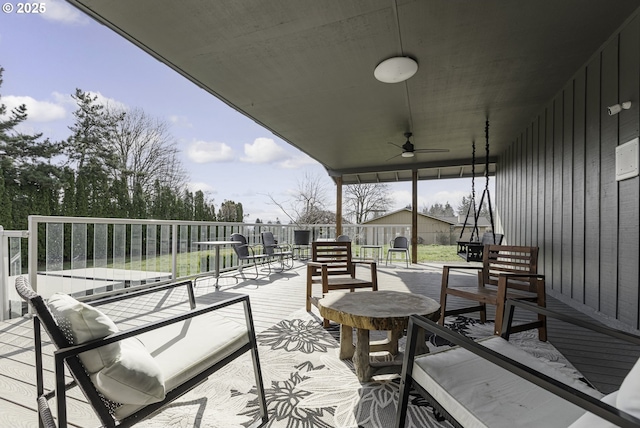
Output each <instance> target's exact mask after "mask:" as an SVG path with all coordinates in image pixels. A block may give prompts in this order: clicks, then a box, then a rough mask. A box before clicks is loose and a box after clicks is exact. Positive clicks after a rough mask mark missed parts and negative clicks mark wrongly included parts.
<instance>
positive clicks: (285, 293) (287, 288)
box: [0, 262, 640, 427]
mask: <svg viewBox="0 0 640 428" xmlns="http://www.w3.org/2000/svg"><path fill="white" fill-rule="evenodd" d="M305 273H306V272H305V269H304V265H303V264H301V263H300V262H297V264H296V267H295V268H294V269H292V270H290V271H286V272H283V273H272V274H271V275H270V276H266V275H265V276H262V277H260V278H259V279H258V280H244V281H240V282H238V283H236V282H235V280H234V279H233V278H228V277H227V278H224V277H223V278H221V279H220V284H221V287H220V289H219V290H216V289H215V287H214V286H213V281H211V280H206V279H204V280H200V281H198V285H197V287H196V298H197V301H198V303H205V304H206V303H211V302H216V301H220V300H224V299H226V298H228V297H230V296H234V295H237V294H248V295H250V298H251V306H252V310H253V315H254V322H255V326H256V330H257V331H258V332H261V331H263V330H265V329H267V328H269V327H271V326H272V325H273V324H275V323H277V322H278V321H280V320H281V319H283V318H286V317H287V316H288V315H289V314H291V313H293V312H295V311H298V310H300V309H301V308H304V304H305V291H304V289H305ZM360 274H361V275H363V277H366V275H367V274H368V272H366V269H363V271H361V273H360ZM456 278H457V279H459V280H460V281H464V282H466V283H468V284H469V285H470V286H473V285H474V284H475V276H474V275H471V274H469V273H458V274H456ZM440 280H441V265H439V264H419V265H412V266H411V267H409V268H405V267H404V265H401V264H396V266H394V267H391V266H389V267H385V266H384V265H381V266H379V267H378V282H379V287H380V289H384V290H396V291H406V292H412V293H419V294H423V295H426V296H428V297H431V298H433V299H435V300H439V296H440ZM314 291H316V292H317V293H318V294H319V289H318V290H314ZM158 294H161V296H158V295H156V297H154V298H149V299H147V300H145V301H143V302H139V301H138V302H137V303H136V304H135V306H128V305H127V306H125V305H118V306H117V307H112V308H109V309H107V310H106V312H108V314H109V315H110V316H111V317H112V318H113V319H114V320H116V323H117V324H118V325H119V326H120V327H121V328H125V326H126V325H136V324H139V323H142V322H147V321H149V320H153V319H157V318H158V317H162V316H164V315H166V314H172V313H177V312H180V311H183V310H185V309H186V307H187V305H186V295H185V294H184V293H183V292H182V291H174V292H173V293H171V294H166V293H158ZM451 304H452V305H454V306H455V304H456V302H455V300H454V299H452V300H451ZM548 307H550V308H552V309H555V310H559V311H562V312H565V313H568V314H571V315H574V316H577V317H583V318H586V316H585V315H583V314H582V313H580V312H578V311H576V310H574V309H572V308H570V307H568V306H566V305H564V304H563V303H561V302H559V301H557V300H555V299H551V298H549V299H548ZM228 313H229V316H232V317H237V318H238V319H239V320H241V319H242V317H243V314H242V313H241V310H240V308H238V310H235V309H229V312H228ZM489 316H490V317H491V316H492V314H489ZM549 340H550V341H551V343H553V344H554V345H555V346H556V347H557V348H558V349H559V350H560V351H561V352H562V353H563V354H564V355H565V356H566V357H567V358H568V359H569V360H570V361H571V362H572V363H573V364H574V365H575V366H576V368H578V369H579V370H580V371H581V372H582V373H583V374H584V375H585V377H586V378H587V379H588V380H589V381H591V382H592V383H593V384H594V385H595V386H596V387H597V388H598V389H600V390H601V391H602V392H610V391H612V390H615V389H617V388H618V387H619V385H620V383H621V382H622V378H623V377H624V376H625V375H626V373H627V372H628V370H629V369H630V368H631V366H632V365H633V363H634V362H635V361H636V359H637V358H638V356H639V355H640V349H637V347H632V346H628V345H620V344H617V343H614V342H612V341H610V340H608V339H605V338H602V337H597V336H593V335H589V334H586V333H585V332H580V331H578V330H576V329H575V328H571V327H568V326H567V325H563V324H561V323H557V322H551V323H550V325H549ZM32 341H33V334H32V321H31V320H30V319H27V318H21V319H16V320H11V321H9V322H4V323H0V409H1V410H2V411H0V426H2V427H5V426H7V427H9V426H10V427H33V426H36V424H37V417H36V410H35V395H36V392H35V369H34V353H33V343H32ZM46 351H47V352H48V358H45V368H46V369H47V371H48V372H49V373H51V371H52V370H51V368H52V366H53V364H52V358H51V351H52V349H51V347H48V348H46ZM52 378H53V377H52V376H51V375H50V376H49V377H48V378H47V380H46V382H47V387H51V385H52ZM71 396H72V397H73V399H72V400H71V401H70V414H71V415H72V417H71V418H70V419H71V420H72V421H73V425H72V426H95V425H96V424H97V423H96V419H95V417H94V416H93V415H92V413H91V411H90V410H89V409H88V406H87V405H86V404H84V403H83V401H82V399H81V397H80V396H79V395H78V393H77V392H76V393H72V394H71Z"/></svg>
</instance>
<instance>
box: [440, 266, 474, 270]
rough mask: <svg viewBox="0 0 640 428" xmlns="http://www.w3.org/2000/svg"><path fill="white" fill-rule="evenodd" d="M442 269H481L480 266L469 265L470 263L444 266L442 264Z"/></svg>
mask: <svg viewBox="0 0 640 428" xmlns="http://www.w3.org/2000/svg"><path fill="white" fill-rule="evenodd" d="M442 269H447V270H451V269H465V270H469V269H475V270H482V266H470V265H444V266H442Z"/></svg>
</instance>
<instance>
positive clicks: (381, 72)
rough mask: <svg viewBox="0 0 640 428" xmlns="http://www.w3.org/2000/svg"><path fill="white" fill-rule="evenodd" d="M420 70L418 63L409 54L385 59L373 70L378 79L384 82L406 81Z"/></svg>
mask: <svg viewBox="0 0 640 428" xmlns="http://www.w3.org/2000/svg"><path fill="white" fill-rule="evenodd" d="M417 71H418V63H417V62H416V61H415V60H414V59H413V58H409V57H408V56H394V57H392V58H388V59H385V60H384V61H382V62H381V63H380V64H378V66H377V67H376V68H375V70H373V75H374V77H375V78H376V79H378V80H379V81H381V82H384V83H399V82H404V81H405V80H407V79H408V78H410V77H411V76H413V75H414V74H416V72H417Z"/></svg>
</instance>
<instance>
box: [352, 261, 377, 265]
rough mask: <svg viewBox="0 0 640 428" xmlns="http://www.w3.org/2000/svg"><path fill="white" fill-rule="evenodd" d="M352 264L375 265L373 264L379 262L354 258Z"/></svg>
mask: <svg viewBox="0 0 640 428" xmlns="http://www.w3.org/2000/svg"><path fill="white" fill-rule="evenodd" d="M351 264H353V265H369V266H373V265H375V264H377V262H373V261H371V260H352V261H351Z"/></svg>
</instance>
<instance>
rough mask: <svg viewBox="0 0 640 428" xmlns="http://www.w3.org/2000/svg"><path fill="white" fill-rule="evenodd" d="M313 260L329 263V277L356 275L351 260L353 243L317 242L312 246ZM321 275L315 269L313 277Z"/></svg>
mask: <svg viewBox="0 0 640 428" xmlns="http://www.w3.org/2000/svg"><path fill="white" fill-rule="evenodd" d="M311 260H312V261H314V262H319V263H328V264H329V267H328V272H329V275H344V274H347V275H351V276H353V275H354V274H355V270H354V265H353V262H352V258H351V242H345V241H341V242H337V241H334V242H331V241H316V242H313V243H312V245H311ZM317 274H319V269H315V270H314V273H313V275H317Z"/></svg>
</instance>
